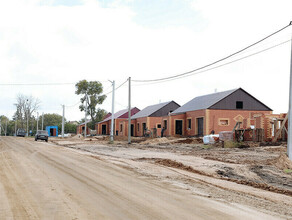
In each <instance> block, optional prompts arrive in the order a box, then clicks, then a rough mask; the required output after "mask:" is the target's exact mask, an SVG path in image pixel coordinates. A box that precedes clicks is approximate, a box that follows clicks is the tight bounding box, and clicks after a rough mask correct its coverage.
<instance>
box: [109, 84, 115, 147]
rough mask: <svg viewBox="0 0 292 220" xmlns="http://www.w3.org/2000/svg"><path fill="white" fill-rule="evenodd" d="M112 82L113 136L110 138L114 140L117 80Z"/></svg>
mask: <svg viewBox="0 0 292 220" xmlns="http://www.w3.org/2000/svg"><path fill="white" fill-rule="evenodd" d="M110 82H111V81H110ZM111 83H112V85H113V91H112V120H111V138H110V141H111V142H112V141H114V120H115V117H114V112H115V81H112V82H111Z"/></svg>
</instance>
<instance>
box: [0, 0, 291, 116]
mask: <svg viewBox="0 0 292 220" xmlns="http://www.w3.org/2000/svg"><path fill="white" fill-rule="evenodd" d="M291 9H292V1H291V0H280V1H279V0H277V1H276V0H274V1H271V0H257V1H254V0H236V1H234V0H220V1H218V0H9V1H0V75H1V78H0V84H9V83H72V84H69V85H63V86H52V85H50V86H7V85H0V94H1V95H0V115H2V114H3V115H6V116H8V117H10V118H11V117H12V115H13V113H14V112H15V106H14V105H13V104H14V103H15V99H16V96H17V94H24V95H32V96H34V97H37V98H39V99H40V100H41V107H40V109H39V112H40V113H41V112H45V113H58V114H62V108H61V104H65V105H66V106H72V105H74V104H76V103H77V102H78V100H79V99H80V97H78V96H77V95H75V93H74V91H75V87H74V83H76V82H78V81H79V80H82V79H86V80H97V81H100V82H102V83H103V86H104V89H105V92H109V91H110V86H111V84H110V82H108V80H115V81H116V85H117V86H118V85H120V84H121V83H123V82H124V81H125V80H126V79H127V78H128V77H131V78H132V79H133V80H135V79H136V80H139V79H142V80H143V79H155V78H161V77H167V76H172V75H176V74H180V73H183V72H186V71H190V70H193V69H196V68H198V67H201V66H204V65H206V64H208V63H211V62H213V61H215V60H218V59H220V58H223V57H225V56H227V55H229V54H231V53H233V52H236V51H238V50H240V49H242V48H244V47H246V46H248V45H250V44H252V43H254V42H256V41H257V40H260V39H261V38H263V37H265V36H267V35H269V34H271V33H273V32H275V31H277V30H279V29H281V28H282V27H284V26H286V25H288V24H289V22H290V21H291V20H292V13H291ZM291 36H292V27H291V26H290V27H289V28H287V29H285V30H284V31H282V32H280V33H279V34H277V35H275V36H274V37H272V38H269V39H268V40H266V41H264V42H263V43H261V44H259V45H257V46H255V47H252V48H251V49H250V50H248V51H246V52H244V53H242V54H240V55H237V56H236V57H234V58H232V59H229V60H228V61H226V62H229V61H232V60H235V59H239V58H241V57H244V56H248V55H250V54H253V53H256V52H258V51H261V50H264V49H266V48H269V47H271V46H274V45H277V44H280V43H282V42H285V41H287V40H290V39H291ZM290 56H291V42H288V43H285V44H282V45H281V46H278V47H275V48H274V49H271V50H268V51H265V52H263V53H260V54H257V55H255V56H251V57H249V58H246V59H243V60H241V61H238V62H234V63H232V64H229V65H226V66H223V67H221V68H216V69H214V70H211V71H208V72H203V73H200V74H196V75H192V76H189V77H186V78H181V79H178V80H173V81H169V82H164V83H159V84H147V85H145V84H144V83H135V82H133V83H132V84H133V86H132V106H133V107H134V106H135V107H138V108H140V109H143V108H144V107H146V106H148V105H152V104H157V103H159V102H165V101H171V100H174V101H176V102H177V103H178V104H180V105H183V104H185V103H186V102H187V101H189V100H190V99H192V98H194V97H196V96H199V95H205V94H209V93H213V92H214V91H215V90H217V91H224V90H229V89H234V88H238V87H242V88H243V89H245V90H246V91H247V92H249V93H250V94H251V95H253V96H255V97H256V98H257V99H259V100H260V101H262V102H263V103H264V104H266V105H267V106H269V107H270V108H272V109H273V110H274V112H275V113H282V112H287V109H288V100H289V98H288V95H289V74H290V69H289V68H290ZM223 63H224V62H223ZM223 63H222V64H223ZM127 91H128V88H127V84H125V85H124V86H123V87H121V88H120V89H119V90H117V92H116V101H117V102H116V111H118V110H121V109H124V108H126V107H127V105H128V92H127ZM100 107H101V108H104V109H105V110H107V111H111V94H109V95H108V98H107V99H106V101H105V102H104V104H103V105H101V106H100ZM82 117H84V113H81V112H80V111H79V109H78V105H75V106H73V107H67V108H66V118H67V120H80V119H81V118H82Z"/></svg>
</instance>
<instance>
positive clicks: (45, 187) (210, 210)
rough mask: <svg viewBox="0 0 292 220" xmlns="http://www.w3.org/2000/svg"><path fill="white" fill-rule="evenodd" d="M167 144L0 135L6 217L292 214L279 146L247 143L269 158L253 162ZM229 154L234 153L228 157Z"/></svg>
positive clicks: (2, 214) (1, 210)
mask: <svg viewBox="0 0 292 220" xmlns="http://www.w3.org/2000/svg"><path fill="white" fill-rule="evenodd" d="M52 141H53V142H52ZM143 141H145V140H143ZM171 141H173V140H171ZM138 142H139V141H137V143H138ZM141 142H142V141H141ZM101 143H102V144H101ZM144 144H145V143H144ZM165 144H166V145H165V146H163V145H158V144H154V146H151V145H149V144H148V145H143V144H133V145H131V146H127V145H123V144H122V141H121V143H118V145H116V144H113V145H108V144H106V140H105V139H103V138H101V139H99V140H97V139H95V140H92V141H90V140H83V139H77V138H69V139H64V140H59V139H55V140H54V139H52V140H51V141H50V142H49V143H46V142H35V141H34V140H33V139H26V138H14V137H1V139H0V198H1V199H0V204H1V205H0V219H288V218H292V213H291V207H292V198H291V195H290V194H289V192H290V191H291V185H289V184H291V181H290V180H291V173H290V174H289V173H287V174H286V173H285V172H284V171H283V170H281V169H282V165H279V164H280V161H282V162H281V163H282V164H284V165H285V166H288V167H289V166H290V164H289V163H288V162H287V161H286V160H285V158H283V157H279V156H281V154H280V153H279V152H278V150H275V149H274V148H269V149H272V150H266V149H260V152H259V153H258V152H256V151H257V150H259V149H256V150H253V151H252V150H250V152H245V150H247V149H244V152H245V154H246V155H248V156H249V155H250V156H251V157H253V155H257V154H258V155H261V153H262V152H261V151H262V150H263V151H265V152H267V153H266V154H265V155H263V160H265V161H268V162H267V163H265V164H264V165H260V164H262V163H254V164H253V163H252V164H253V165H254V166H262V168H261V167H254V169H250V168H249V167H248V165H245V163H244V160H245V159H243V158H242V157H241V152H240V151H236V150H234V149H232V150H231V151H234V154H232V155H233V156H231V157H223V156H221V157H220V161H218V160H216V159H215V158H206V154H205V152H207V151H209V153H207V155H208V157H210V155H211V157H212V155H213V154H212V153H210V152H211V151H213V150H214V149H205V148H202V147H199V146H195V145H192V144H189V145H184V144H181V143H180V144H177V145H176V143H175V142H173V143H172V144H169V143H167V142H165ZM267 149H268V148H267ZM216 150H218V152H217V153H216V154H218V155H220V154H221V153H222V152H224V151H222V152H221V150H219V149H215V150H214V151H216ZM240 150H243V149H240ZM202 152H204V153H202ZM226 152H227V151H226ZM226 152H225V153H222V155H228V154H227V153H226ZM236 155H237V156H236ZM248 156H247V157H248ZM254 157H256V156H254ZM230 158H231V159H232V160H234V161H233V162H226V161H225V160H227V159H228V160H230ZM237 158H238V159H237ZM255 161H257V160H255ZM283 161H284V162H283ZM275 164H278V165H277V166H276V165H275ZM228 167H230V168H228ZM270 167H271V168H270ZM279 167H280V168H279ZM272 168H273V169H274V170H273V169H272ZM287 169H288V168H287ZM218 170H219V171H221V172H218ZM262 171H265V172H266V173H265V172H262ZM272 171H273V172H272ZM280 171H281V175H280V174H279V172H280ZM224 172H225V173H224ZM257 173H260V174H261V175H258V174H257ZM262 173H265V175H262ZM271 173H273V175H272V174H271ZM274 175H279V176H281V177H283V179H282V180H281V181H282V182H281V183H279V181H278V180H274V182H273V181H266V183H264V184H267V185H268V186H271V187H272V188H271V189H270V188H265V187H263V186H258V187H257V186H255V185H252V184H250V185H248V181H250V182H253V180H257V181H259V184H261V183H263V181H264V180H265V179H271V178H270V177H267V176H274ZM238 176H244V177H249V176H250V177H249V179H247V178H243V179H241V178H239V177H238ZM263 176H264V177H263ZM284 177H285V178H284ZM233 179H234V180H233ZM230 180H231V181H230ZM237 180H238V181H242V180H246V181H247V182H244V181H243V182H236V181H237ZM285 181H286V182H285ZM272 182H273V184H272ZM284 183H286V185H285V184H284ZM281 185H283V186H282V187H280V186H281ZM277 190H278V191H277ZM281 190H282V191H281Z"/></svg>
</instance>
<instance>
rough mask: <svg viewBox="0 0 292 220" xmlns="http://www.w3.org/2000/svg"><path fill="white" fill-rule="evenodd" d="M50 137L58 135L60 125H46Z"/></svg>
mask: <svg viewBox="0 0 292 220" xmlns="http://www.w3.org/2000/svg"><path fill="white" fill-rule="evenodd" d="M46 131H47V132H48V134H49V137H58V126H46Z"/></svg>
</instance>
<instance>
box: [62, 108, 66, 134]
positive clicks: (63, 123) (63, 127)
mask: <svg viewBox="0 0 292 220" xmlns="http://www.w3.org/2000/svg"><path fill="white" fill-rule="evenodd" d="M62 107H63V117H62V138H64V129H65V105H62Z"/></svg>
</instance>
